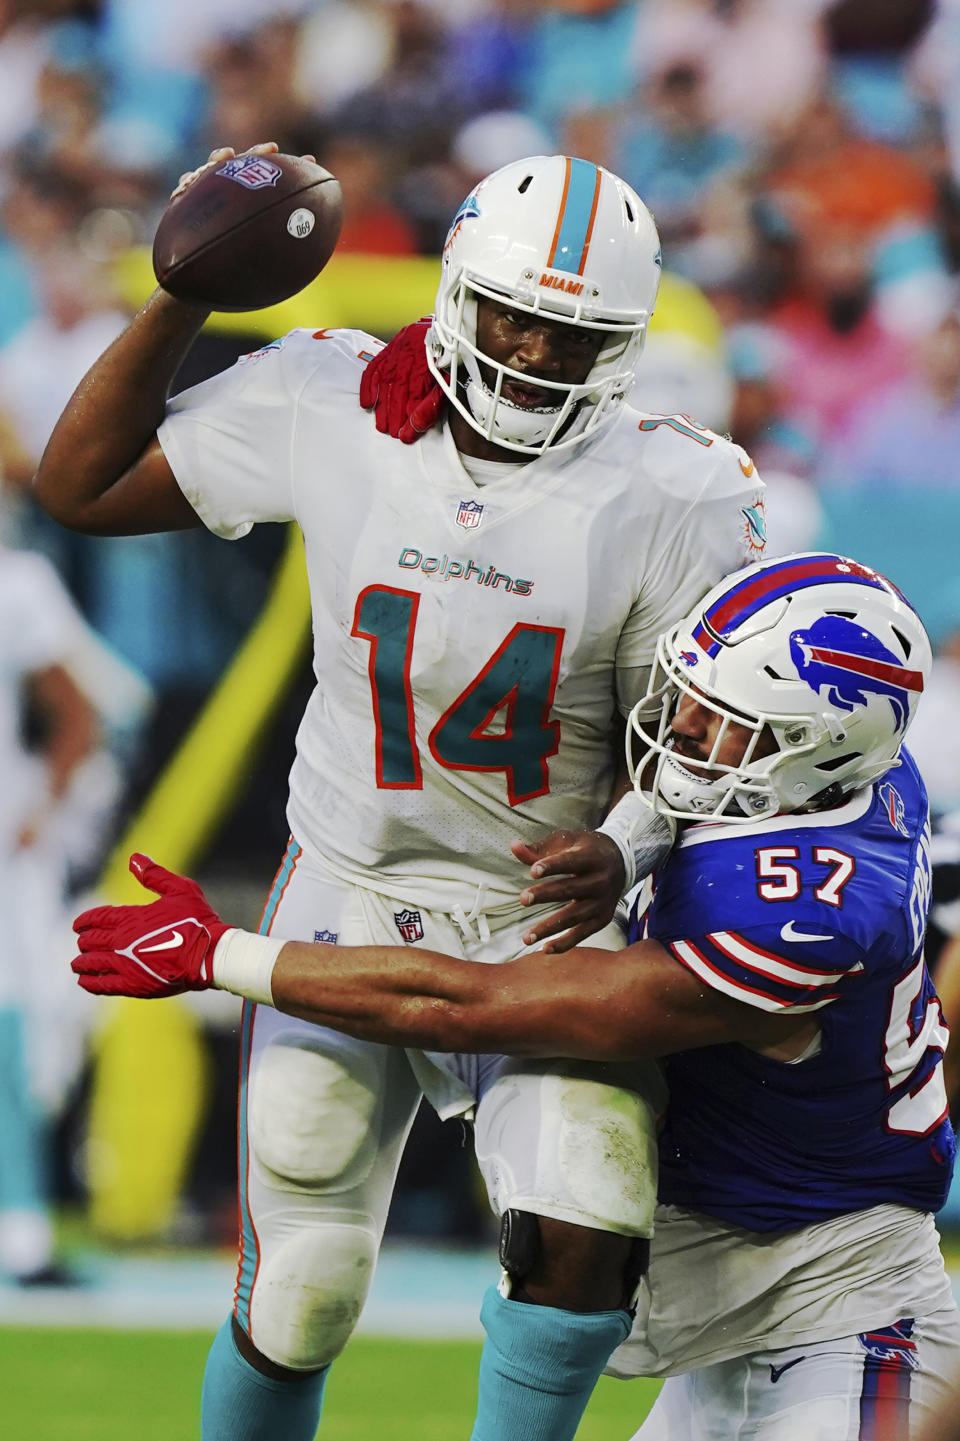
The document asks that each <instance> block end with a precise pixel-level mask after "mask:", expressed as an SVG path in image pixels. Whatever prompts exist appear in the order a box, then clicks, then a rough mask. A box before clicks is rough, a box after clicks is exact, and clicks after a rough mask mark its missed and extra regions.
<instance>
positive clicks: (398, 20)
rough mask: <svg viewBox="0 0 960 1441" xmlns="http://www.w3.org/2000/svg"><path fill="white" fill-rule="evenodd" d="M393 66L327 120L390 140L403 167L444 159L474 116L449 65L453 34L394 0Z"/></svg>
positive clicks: (411, 1)
mask: <svg viewBox="0 0 960 1441" xmlns="http://www.w3.org/2000/svg"><path fill="white" fill-rule="evenodd" d="M387 11H388V12H389V18H390V22H391V25H392V30H393V37H392V40H393V44H392V54H391V58H390V63H389V66H388V67H387V68H386V69H385V70H384V71H383V73H382V74H381V75H380V76H379V77H378V78H377V79H376V80H375V81H374V83H373V84H372V85H369V86H367V87H365V88H364V89H361V90H358V91H356V92H355V93H354V94H353V95H352V96H351V97H350V99H349V100H348V101H346V102H345V103H341V105H340V106H339V107H338V109H337V110H336V111H335V112H333V113H332V114H331V115H329V116H328V119H329V120H330V121H331V123H332V124H333V125H334V126H335V127H337V128H340V129H342V130H345V131H348V132H349V133H351V134H354V135H356V134H368V135H374V136H383V135H387V136H389V138H390V143H391V145H392V146H393V148H394V151H395V153H396V155H397V157H398V159H399V161H400V163H401V164H402V165H407V166H416V165H426V164H430V163H432V162H434V161H436V160H438V159H445V158H446V156H447V151H448V147H449V143H450V136H451V134H452V132H453V131H454V130H455V129H456V127H457V125H458V124H459V123H460V122H461V121H462V120H463V119H465V118H466V117H467V116H468V115H470V114H471V113H472V112H473V108H474V106H473V101H472V97H471V96H470V95H466V94H463V93H462V92H461V90H460V87H459V85H458V82H457V76H456V72H455V70H454V69H453V68H452V67H451V65H450V63H449V60H448V34H447V31H446V29H445V28H444V27H443V26H441V25H439V24H438V23H437V19H436V16H435V14H434V13H433V12H432V11H431V10H430V9H428V7H427V6H426V5H424V4H423V3H417V0H391V3H390V4H389V5H388V6H387Z"/></svg>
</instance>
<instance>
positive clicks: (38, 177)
mask: <svg viewBox="0 0 960 1441" xmlns="http://www.w3.org/2000/svg"><path fill="white" fill-rule="evenodd" d="M0 74H2V72H0ZM0 90H2V85H0ZM85 208H86V197H85V194H84V191H83V187H82V186H81V185H80V184H79V183H78V182H77V181H75V180H74V179H73V178H72V177H71V178H69V179H68V178H66V177H64V176H62V175H60V174H59V173H58V172H57V171H55V170H51V169H49V168H48V167H45V166H42V165H36V164H34V163H32V162H27V160H26V159H25V158H20V157H17V158H15V159H14V161H13V163H12V164H11V166H10V168H9V170H8V173H7V175H6V177H5V183H4V186H3V190H2V194H0V347H2V346H5V345H6V343H7V342H8V341H9V340H11V339H12V337H13V336H14V335H15V334H16V333H17V331H18V330H19V329H20V328H21V326H23V325H24V324H25V323H26V322H27V321H28V320H30V319H31V318H32V317H33V316H34V315H35V314H36V311H37V306H38V298H37V295H36V285H35V280H34V273H33V267H34V264H35V262H36V260H37V258H38V257H39V256H42V255H44V254H46V253H47V252H49V251H50V250H53V249H56V248H57V247H58V246H60V245H62V244H64V243H65V242H66V241H67V240H68V238H69V237H71V236H73V235H74V234H75V233H76V230H77V227H78V226H79V224H80V221H81V219H82V217H83V215H84V211H85Z"/></svg>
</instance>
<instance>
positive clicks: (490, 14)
mask: <svg viewBox="0 0 960 1441" xmlns="http://www.w3.org/2000/svg"><path fill="white" fill-rule="evenodd" d="M539 8H540V7H539V6H537V5H536V4H532V3H530V0H489V3H485V4H483V5H478V6H476V7H475V10H476V13H475V14H473V15H472V16H470V17H468V18H467V19H465V20H464V21H463V23H462V24H459V25H455V26H454V28H453V31H452V33H451V37H450V63H451V65H452V66H453V68H454V70H455V71H456V74H457V81H458V84H459V85H460V87H461V89H462V90H463V92H464V93H465V94H467V95H469V96H470V103H471V109H474V110H476V111H477V112H478V113H479V112H483V111H486V110H498V109H501V108H503V109H509V108H512V107H513V106H515V105H517V106H519V105H521V104H523V103H524V101H525V98H526V96H525V89H526V76H527V73H528V70H529V66H530V34H531V24H532V20H533V17H534V15H535V13H536V11H537V10H538V9H539ZM525 153H526V154H527V155H535V154H537V151H536V150H528V151H526V152H525ZM507 163H509V162H507V161H505V162H504V164H507ZM487 173H489V172H487Z"/></svg>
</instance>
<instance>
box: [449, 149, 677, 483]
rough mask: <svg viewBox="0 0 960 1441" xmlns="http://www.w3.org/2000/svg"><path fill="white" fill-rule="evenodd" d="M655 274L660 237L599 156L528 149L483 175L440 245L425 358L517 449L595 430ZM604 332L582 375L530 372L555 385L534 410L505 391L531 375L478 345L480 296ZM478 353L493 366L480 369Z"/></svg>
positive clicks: (462, 404) (490, 434) (627, 356)
mask: <svg viewBox="0 0 960 1441" xmlns="http://www.w3.org/2000/svg"><path fill="white" fill-rule="evenodd" d="M659 284H660V238H659V236H658V235H657V229H656V226H655V225H654V223H653V218H652V216H651V215H650V212H649V211H648V210H647V208H646V206H645V205H644V204H643V201H642V200H641V199H640V197H639V196H638V195H637V194H635V192H634V191H633V190H631V189H630V187H629V185H626V184H624V182H623V181H622V180H619V179H618V178H617V176H616V175H612V174H611V173H610V171H609V170H605V169H604V168H603V166H601V165H594V164H592V163H591V162H590V161H587V160H577V159H574V158H572V157H571V156H567V155H535V156H533V157H531V158H530V159H528V160H519V161H516V162H515V163H513V164H512V165H505V166H503V168H502V169H500V170H496V171H494V173H493V174H492V175H489V176H487V178H486V180H482V181H481V182H480V184H479V185H478V186H477V188H476V190H475V191H474V192H473V194H472V195H470V196H468V197H467V199H466V200H465V201H464V202H463V204H462V205H461V207H460V209H459V210H458V212H457V214H456V215H455V217H454V220H453V224H452V225H451V227H450V232H449V234H448V236H447V239H446V243H445V245H444V248H443V266H442V272H441V278H440V289H439V290H438V292H437V300H436V307H435V317H434V321H433V325H432V327H431V329H430V332H429V334H428V336H427V359H428V362H429V365H430V369H431V371H432V372H433V374H434V376H435V377H436V379H437V381H438V382H439V384H440V385H441V386H442V388H443V390H444V391H445V392H446V394H447V396H448V397H449V399H450V401H451V403H452V404H453V405H454V406H456V408H457V410H458V411H459V412H460V414H461V415H462V416H463V417H464V419H465V420H467V421H469V423H470V425H472V426H473V428H474V430H477V431H479V432H480V434H481V435H483V436H485V437H486V438H487V439H488V440H491V441H494V442H495V443H496V444H497V445H502V446H505V447H506V448H507V449H509V450H517V451H520V452H521V453H522V454H524V455H539V454H540V453H541V452H542V451H544V450H545V449H546V448H547V446H551V447H552V449H554V450H558V449H560V448H561V447H562V446H569V445H573V444H575V443H576V442H577V441H579V440H582V439H584V437H586V436H587V435H590V434H592V432H593V431H594V430H596V428H597V427H598V426H599V425H601V424H602V423H603V421H604V420H606V419H608V418H610V417H611V416H612V415H613V414H614V413H615V411H616V408H617V406H618V405H619V404H620V402H621V401H622V400H623V398H624V396H625V395H626V393H627V392H628V391H629V390H630V388H631V386H632V384H633V379H634V371H635V369H636V365H637V361H638V360H639V359H640V352H641V350H642V349H643V341H644V337H645V335H646V333H647V326H648V324H649V322H650V316H651V315H652V314H653V307H654V305H655V303H656V299H657V289H658V287H659ZM478 296H487V297H488V298H490V299H492V300H497V301H501V302H502V301H508V302H509V304H510V306H511V308H512V309H517V310H523V311H527V312H528V313H530V314H532V315H545V316H549V317H550V318H551V319H552V320H561V321H565V322H567V323H569V324H570V325H576V326H582V327H584V328H585V329H590V330H598V331H602V332H603V334H604V341H603V344H602V346H601V349H600V352H599V354H598V355H597V358H596V361H595V362H594V364H593V367H592V369H591V371H590V374H589V375H588V377H587V379H586V381H585V382H584V383H583V384H582V385H565V384H561V383H559V382H557V381H550V380H544V379H540V378H539V377H538V379H537V382H536V383H537V385H538V386H539V387H542V388H543V389H544V390H549V391H552V392H554V393H555V395H556V404H555V405H551V406H549V407H543V408H538V409H534V410H531V409H524V408H523V407H521V406H517V405H511V404H510V403H509V402H508V401H507V400H505V399H503V398H502V396H501V393H500V392H501V388H502V386H503V383H504V380H505V379H509V378H512V379H515V380H520V381H523V380H526V381H528V382H529V378H530V377H529V376H525V375H523V374H522V373H521V372H519V371H516V370H512V369H510V368H509V367H507V366H503V365H499V364H497V363H496V362H494V361H492V360H491V359H490V358H489V357H488V356H486V355H484V354H483V353H482V352H481V351H480V350H478V349H477V344H476V339H477V297H478ZM481 362H482V363H483V365H484V366H485V367H487V369H488V375H489V374H490V373H491V372H492V375H493V379H492V383H490V384H488V383H487V381H486V380H485V379H484V378H483V375H482V373H481V369H480V365H481Z"/></svg>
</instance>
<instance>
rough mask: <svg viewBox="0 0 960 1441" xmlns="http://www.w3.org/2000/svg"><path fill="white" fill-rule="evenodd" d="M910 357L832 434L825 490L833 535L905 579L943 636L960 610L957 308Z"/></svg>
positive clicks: (823, 467) (823, 472) (934, 632)
mask: <svg viewBox="0 0 960 1441" xmlns="http://www.w3.org/2000/svg"><path fill="white" fill-rule="evenodd" d="M904 360H905V361H906V362H907V363H908V365H909V367H910V369H909V374H908V375H907V376H906V377H904V378H903V379H901V380H900V381H899V382H898V383H897V384H895V385H891V386H886V387H880V388H878V389H877V391H876V392H875V393H874V394H873V395H867V396H865V397H864V399H863V400H862V403H861V404H860V406H859V408H858V409H857V410H856V411H855V412H853V413H851V415H850V417H849V419H848V423H847V424H846V425H845V426H844V427H843V429H842V430H841V431H839V432H838V433H837V434H836V435H835V437H834V440H833V443H832V444H831V445H830V446H829V447H828V448H827V450H826V452H825V454H824V456H823V458H822V460H821V463H820V466H819V479H820V491H821V497H822V500H823V504H824V508H825V511H826V514H827V520H828V525H829V528H830V536H831V543H835V545H836V548H837V549H838V550H840V551H843V552H845V553H846V554H855V555H857V557H858V558H859V559H862V560H865V561H867V562H868V563H869V564H871V565H875V566H876V567H877V568H878V570H881V571H882V572H883V573H884V574H885V575H888V576H890V578H891V579H892V580H893V581H895V582H896V583H897V584H898V585H901V586H902V587H903V589H904V590H905V591H906V592H907V593H908V594H909V595H910V596H911V599H912V600H913V602H914V604H915V605H916V607H917V610H918V611H919V612H920V615H921V616H922V618H923V620H924V622H925V624H926V626H927V629H928V630H929V631H930V632H931V636H932V638H933V639H934V641H937V640H941V639H943V638H944V637H945V636H946V635H947V634H948V633H949V631H950V630H951V629H953V628H954V627H955V625H956V619H957V617H958V616H960V574H958V570H957V564H956V536H957V535H960V472H958V470H957V466H956V463H955V456H956V453H957V452H956V447H957V446H958V445H960V312H956V311H955V312H952V313H951V314H950V315H948V316H947V317H946V318H945V319H944V320H943V321H942V322H941V324H940V325H939V326H938V327H937V328H936V330H934V331H933V332H932V333H931V335H929V336H928V337H926V338H925V339H924V340H922V341H920V342H918V343H917V344H916V345H914V346H912V347H906V348H905V350H904ZM948 538H949V539H948Z"/></svg>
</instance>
